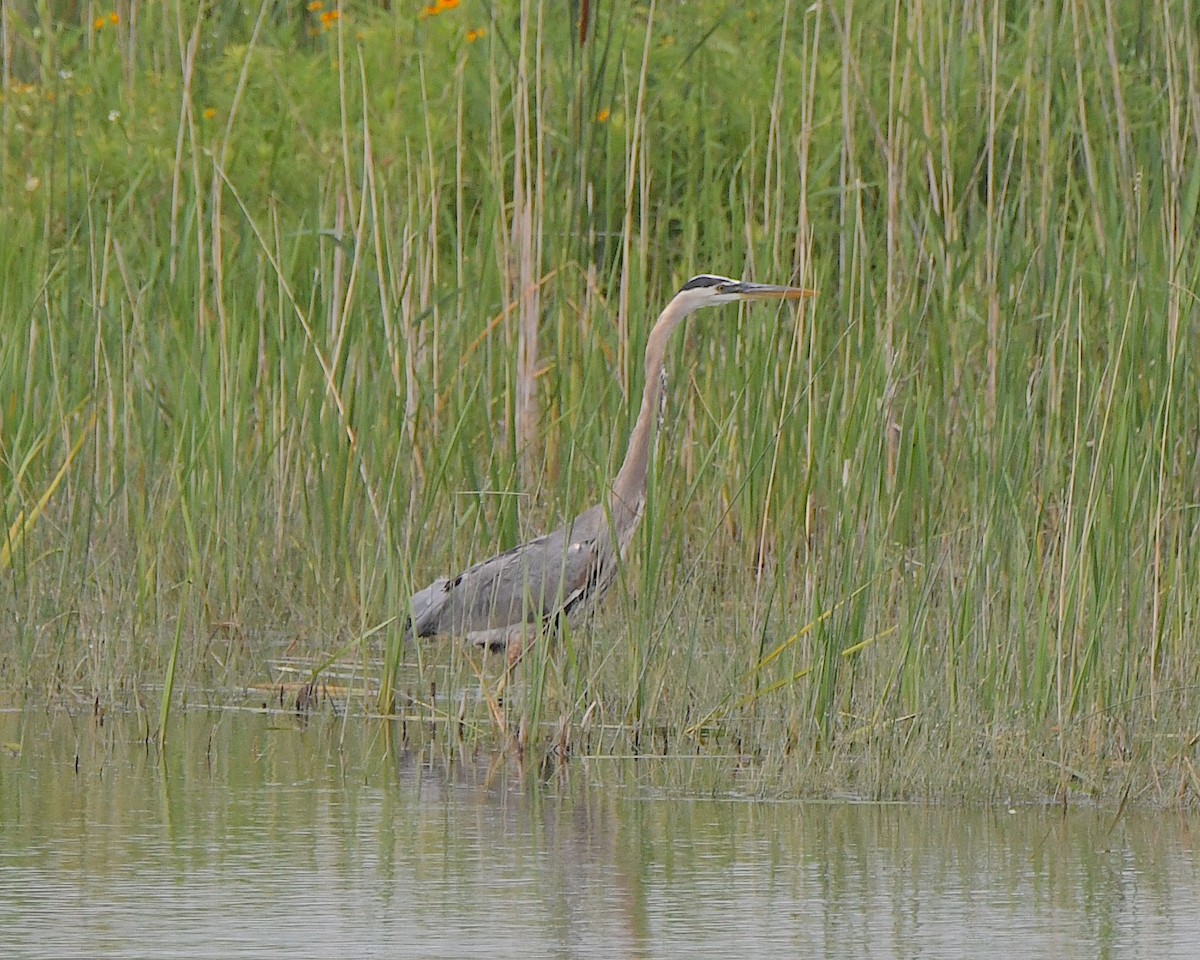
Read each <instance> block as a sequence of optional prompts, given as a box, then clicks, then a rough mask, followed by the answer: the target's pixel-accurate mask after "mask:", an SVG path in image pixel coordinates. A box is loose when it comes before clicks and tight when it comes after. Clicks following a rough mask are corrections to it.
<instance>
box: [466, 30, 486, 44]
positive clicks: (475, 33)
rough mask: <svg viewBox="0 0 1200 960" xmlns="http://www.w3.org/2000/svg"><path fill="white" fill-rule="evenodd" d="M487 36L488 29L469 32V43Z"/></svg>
mask: <svg viewBox="0 0 1200 960" xmlns="http://www.w3.org/2000/svg"><path fill="white" fill-rule="evenodd" d="M486 35H487V28H486V27H478V28H476V29H475V30H468V31H467V43H474V42H475V41H476V40H480V39H482V38H483V37H485V36H486Z"/></svg>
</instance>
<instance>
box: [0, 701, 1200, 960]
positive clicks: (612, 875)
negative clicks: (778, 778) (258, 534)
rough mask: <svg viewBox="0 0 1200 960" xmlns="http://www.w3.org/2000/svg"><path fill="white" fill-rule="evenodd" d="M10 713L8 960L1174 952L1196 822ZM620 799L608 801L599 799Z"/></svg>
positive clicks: (245, 722) (1, 856) (327, 727)
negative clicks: (732, 788) (661, 780)
mask: <svg viewBox="0 0 1200 960" xmlns="http://www.w3.org/2000/svg"><path fill="white" fill-rule="evenodd" d="M136 741H137V733H136V724H135V723H129V724H126V723H122V722H119V721H118V722H113V721H110V722H108V723H106V724H104V725H97V724H95V723H94V722H93V721H92V720H91V719H90V718H86V717H84V718H71V717H67V716H65V715H62V714H53V715H46V714H30V713H26V714H24V715H20V714H8V715H0V744H2V745H3V749H0V955H2V956H5V957H47V958H49V957H56V958H57V957H123V958H131V957H261V956H271V957H312V956H356V957H416V956H420V957H462V956H465V955H471V954H474V955H485V956H488V957H497V958H502V957H519V958H528V957H542V956H551V957H614V956H623V957H680V956H695V957H711V956H721V955H726V956H756V957H796V956H799V957H823V956H838V957H856V956H863V957H906V958H922V957H959V956H975V955H980V954H983V953H985V952H988V953H993V954H995V955H997V956H1023V957H1039V956H1045V957H1051V956H1052V957H1075V956H1079V957H1095V956H1108V957H1143V956H1144V957H1159V956H1181V955H1188V954H1189V953H1190V952H1193V951H1194V949H1195V947H1196V944H1197V943H1200V915H1198V913H1197V911H1196V909H1195V904H1196V903H1197V902H1200V868H1198V866H1197V858H1196V856H1195V845H1194V839H1193V831H1194V829H1195V826H1196V822H1195V821H1194V820H1192V819H1189V818H1186V817H1182V816H1180V815H1177V814H1168V813H1138V814H1135V815H1127V816H1124V817H1122V818H1120V819H1119V820H1117V821H1116V822H1115V824H1114V816H1113V814H1112V813H1111V812H1087V811H1084V812H1073V813H1071V814H1069V815H1067V816H1063V815H1061V813H1059V812H1057V811H1047V810H1027V809H1022V810H1020V811H1018V812H1016V813H1015V814H1009V813H1007V812H1006V811H964V810H952V809H925V808H914V807H904V806H878V805H849V804H798V803H795V804H793V803H773V804H762V803H759V804H754V803H745V802H724V801H720V800H680V799H663V798H661V797H647V796H639V794H644V793H646V792H647V791H645V790H644V788H643V787H639V786H637V784H639V783H644V777H645V773H644V770H641V771H638V772H637V773H636V774H635V773H632V772H631V771H630V770H628V769H620V768H618V767H617V766H616V765H615V764H613V765H609V766H606V765H605V763H604V762H597V763H593V765H592V766H591V767H590V768H585V765H584V764H581V763H574V764H572V765H571V767H570V768H568V771H567V773H566V774H565V775H563V776H561V777H554V778H552V779H551V780H550V781H549V782H547V781H545V780H541V779H539V778H537V777H533V776H530V775H529V774H528V773H525V772H523V771H520V770H519V769H517V768H516V765H515V764H514V763H513V762H511V761H510V762H507V763H506V762H499V761H496V760H495V759H494V758H488V757H479V758H472V757H466V758H464V757H457V758H454V759H451V760H447V759H446V758H445V757H444V755H443V754H442V753H441V752H440V750H439V748H437V746H436V745H434V746H433V747H427V748H426V749H424V750H422V751H420V752H413V751H411V750H406V749H404V748H403V747H402V746H401V745H399V744H394V743H388V742H387V741H386V740H385V739H384V737H383V736H382V734H381V728H379V727H370V726H368V725H365V724H362V723H360V722H357V721H354V722H350V723H347V724H343V723H341V722H337V721H333V720H330V721H324V722H314V723H310V724H307V725H297V724H294V723H290V722H287V721H281V720H279V719H272V718H267V717H264V716H260V715H251V714H241V713H222V714H215V715H209V714H206V715H193V716H190V717H187V718H186V719H185V720H184V721H183V722H181V724H180V726H179V728H178V729H177V731H176V736H175V740H174V741H173V743H172V745H171V748H170V750H169V751H168V761H169V762H168V763H167V765H165V766H164V765H163V764H162V763H160V761H159V759H158V757H157V755H156V754H155V752H154V751H153V750H148V749H147V748H146V747H144V746H143V745H141V744H139V743H137V742H136ZM598 784H599V785H598Z"/></svg>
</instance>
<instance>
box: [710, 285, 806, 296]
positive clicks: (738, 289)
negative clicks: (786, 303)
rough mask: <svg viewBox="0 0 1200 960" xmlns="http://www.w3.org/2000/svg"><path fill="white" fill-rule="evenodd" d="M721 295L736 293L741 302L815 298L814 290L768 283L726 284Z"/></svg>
mask: <svg viewBox="0 0 1200 960" xmlns="http://www.w3.org/2000/svg"><path fill="white" fill-rule="evenodd" d="M721 292H722V293H736V294H737V295H738V296H739V297H740V298H741V299H743V300H803V299H805V298H807V297H815V296H816V295H817V291H816V290H806V289H804V288H803V287H775V286H772V285H771V284H769V283H742V282H739V283H728V284H726V285H725V287H724V288H723V289H722V290H721Z"/></svg>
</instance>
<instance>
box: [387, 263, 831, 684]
mask: <svg viewBox="0 0 1200 960" xmlns="http://www.w3.org/2000/svg"><path fill="white" fill-rule="evenodd" d="M814 293H815V291H813V290H803V289H800V288H799V287H777V286H769V285H767V284H761V283H746V282H744V281H741V280H730V279H729V278H728V277H714V276H708V275H702V276H698V277H692V279H691V280H689V281H688V282H687V283H685V284H684V285H683V288H682V289H681V290H680V291H679V292H678V293H677V294H675V296H674V297H672V298H671V302H670V303H668V304H667V307H666V309H665V310H663V312H662V314H661V316H659V318H658V322H657V323H655V324H654V328H653V329H652V330H651V331H650V336H649V338H647V340H646V385H645V387H644V388H643V390H642V406H641V409H640V410H639V411H638V417H637V421H636V422H635V423H634V425H633V433H632V434H631V435H630V438H629V449H628V450H627V451H625V460H624V462H623V463H622V464H621V469H620V470H618V471H617V476H616V479H614V480H613V482H612V487H611V489H610V490H609V493H608V496H607V497H605V498H604V499H603V500H602V501H601V502H600V503H598V504H596V506H594V507H591V508H590V509H588V510H585V511H584V512H583V513H581V514H580V515H579V516H577V517H576V518H575V519H574V520H572V521H571V522H570V523H568V524H567V525H566V526H564V527H562V528H560V529H558V530H555V531H554V532H553V533H550V534H547V535H546V536H544V537H538V538H537V539H536V540H530V541H529V542H528V543H523V544H521V545H520V546H519V547H514V548H513V549H511V550H509V551H507V552H506V553H502V554H500V555H499V556H495V557H492V558H491V559H490V560H484V561H483V562H482V563H477V564H475V565H474V566H473V567H470V568H469V569H467V570H464V571H463V572H462V573H460V574H459V575H458V576H457V577H453V578H448V577H442V578H440V579H438V580H435V581H433V583H431V584H430V585H429V586H427V587H426V588H425V589H424V590H420V591H418V592H417V593H415V594H414V595H413V597H412V601H411V611H410V614H411V620H410V628H411V630H412V632H413V633H414V634H415V635H416V636H418V637H430V636H435V635H439V634H441V635H448V636H458V637H465V638H466V639H467V640H469V641H470V642H472V643H474V644H476V645H478V646H482V647H486V648H487V649H490V650H507V652H508V661H509V663H513V662H515V661H516V660H517V659H518V658H520V656H521V654H522V653H523V652H524V650H525V648H526V647H527V646H528V644H529V642H530V641H531V640H532V639H533V638H535V637H536V636H537V634H538V632H539V631H541V630H542V629H544V628H545V627H546V626H548V625H549V624H552V623H554V622H556V621H557V620H558V618H559V617H560V616H566V617H568V618H569V619H572V620H573V619H575V618H577V617H578V616H579V615H580V614H581V613H582V612H583V611H585V610H587V609H589V608H590V607H591V605H592V604H594V603H595V602H596V601H597V600H598V599H599V598H600V597H601V596H603V595H604V592H605V591H606V590H607V589H608V588H609V586H611V584H612V582H613V579H614V577H615V576H616V572H617V566H618V557H621V558H623V557H624V556H625V552H626V550H627V548H628V547H629V543H630V541H631V540H632V539H633V534H634V531H635V530H636V529H637V526H638V523H639V521H640V520H641V518H642V507H643V505H644V502H645V499H646V465H647V462H648V459H649V451H650V432H651V425H652V422H653V421H654V414H655V409H656V408H657V407H658V404H659V400H660V395H661V392H662V376H661V375H662V371H663V356H664V353H665V351H666V347H667V341H668V340H669V339H670V336H671V334H672V333H673V332H674V330H675V328H676V327H677V326H679V323H680V321H682V320H683V318H684V317H686V316H687V315H688V314H689V313H692V312H693V311H696V310H699V309H700V308H701V307H716V306H720V305H721V304H725V303H735V302H737V301H739V300H798V299H800V298H802V297H811V296H813V295H814Z"/></svg>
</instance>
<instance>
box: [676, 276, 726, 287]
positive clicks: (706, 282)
mask: <svg viewBox="0 0 1200 960" xmlns="http://www.w3.org/2000/svg"><path fill="white" fill-rule="evenodd" d="M732 282H733V281H732V280H730V279H729V278H728V277H713V276H710V275H709V274H707V273H702V274H700V276H698V277H692V279H691V280H689V281H688V282H687V283H685V284H684V285H683V289H684V290H697V289H699V288H700V287H719V286H720V285H721V284H723V283H732Z"/></svg>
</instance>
